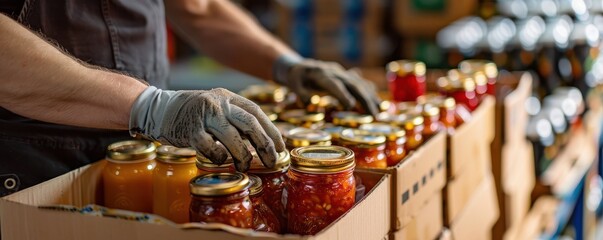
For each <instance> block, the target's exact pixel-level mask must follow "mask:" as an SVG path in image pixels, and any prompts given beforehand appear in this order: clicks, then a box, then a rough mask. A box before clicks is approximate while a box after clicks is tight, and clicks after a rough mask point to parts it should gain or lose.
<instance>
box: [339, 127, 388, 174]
mask: <svg viewBox="0 0 603 240" xmlns="http://www.w3.org/2000/svg"><path fill="white" fill-rule="evenodd" d="M341 145H342V146H343V147H347V148H349V149H351V150H352V151H353V152H354V156H355V158H356V167H358V168H381V169H384V168H387V157H386V155H385V137H384V136H383V135H381V134H375V133H372V132H369V131H365V130H358V129H346V130H343V132H341Z"/></svg>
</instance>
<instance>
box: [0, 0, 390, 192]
mask: <svg viewBox="0 0 603 240" xmlns="http://www.w3.org/2000/svg"><path fill="white" fill-rule="evenodd" d="M0 12H1V13H0V82H1V83H2V84H1V87H0V107H1V108H0V149H1V150H2V158H3V160H2V161H0V183H3V184H2V186H0V195H6V194H10V193H12V192H15V191H17V190H19V189H23V188H26V187H29V186H32V185H34V184H37V183H39V182H42V181H45V180H48V179H50V178H52V177H55V176H58V175H60V174H63V173H65V172H68V171H70V170H72V169H75V168H78V167H80V166H83V165H86V164H89V163H91V162H94V161H97V160H99V159H102V158H103V157H104V154H105V147H106V146H107V145H108V144H110V143H112V142H115V141H118V140H123V139H128V138H130V137H131V136H141V137H143V138H147V139H151V140H156V141H159V142H161V143H164V144H171V145H174V146H178V147H188V146H190V147H193V148H194V149H196V150H197V151H198V152H199V153H201V154H203V155H206V156H207V157H209V158H210V159H212V160H213V161H215V162H216V163H221V162H223V161H225V159H226V158H227V155H228V153H230V155H232V157H233V159H234V160H235V163H236V168H237V169H238V170H240V171H245V170H246V169H248V167H249V162H250V160H251V154H250V152H249V150H248V149H247V148H246V147H245V144H244V143H243V141H244V140H243V139H249V140H250V142H251V144H252V145H253V146H254V147H255V148H256V150H257V152H258V155H259V156H260V158H261V160H262V162H263V163H264V165H266V166H267V167H271V166H273V165H274V162H275V159H276V156H277V152H278V151H284V150H285V146H284V143H283V140H282V139H281V136H280V134H279V132H278V130H277V129H276V128H275V127H274V125H273V124H272V123H271V122H270V120H269V119H268V118H267V117H266V116H265V115H264V114H263V113H262V111H261V110H260V109H259V107H258V106H257V105H255V104H254V103H252V102H251V101H249V100H247V99H245V98H243V97H240V96H238V95H236V94H233V93H231V92H229V91H227V90H225V89H212V90H196V91H170V90H164V89H165V88H166V81H167V76H168V67H169V66H168V61H167V57H166V33H165V17H166V16H167V19H168V20H169V21H170V22H171V24H172V25H173V27H174V28H175V30H176V31H177V32H178V33H179V34H180V35H181V36H183V37H184V38H186V39H187V40H188V41H189V42H190V43H191V44H192V45H193V46H195V47H196V48H198V49H199V50H201V51H202V52H203V53H205V54H207V55H208V56H210V57H212V58H214V59H216V60H217V61H219V62H220V63H222V64H224V65H226V66H229V67H232V68H234V69H237V70H239V71H242V72H244V73H247V74H250V75H253V76H256V77H258V78H261V79H270V80H273V81H274V82H276V83H279V84H282V85H285V86H288V87H290V88H291V89H292V90H293V91H295V92H296V93H297V94H298V96H299V97H300V98H301V99H302V100H304V101H306V102H307V101H309V99H310V97H311V94H312V92H313V91H314V90H323V91H326V92H328V93H330V94H332V95H333V96H335V97H337V98H338V99H339V100H340V102H341V103H342V105H344V106H345V107H348V108H350V107H353V106H355V105H356V104H357V103H358V104H360V105H362V106H363V107H364V108H365V109H366V110H367V111H368V112H370V113H373V114H374V113H376V112H377V105H378V98H377V97H376V94H375V92H374V88H373V87H371V85H370V84H368V83H367V82H366V81H364V80H363V79H362V78H361V77H360V76H359V75H358V74H355V73H354V72H351V71H346V70H345V69H344V68H343V67H341V66H340V65H338V64H336V63H332V62H323V61H318V60H312V59H304V58H302V57H300V56H299V55H298V54H296V53H295V52H294V51H292V50H291V49H290V48H288V47H287V46H286V45H285V44H283V43H282V42H280V41H278V40H277V39H276V38H274V37H273V36H271V35H270V34H269V33H268V32H266V31H265V30H264V29H262V28H261V27H260V26H259V25H258V24H257V23H256V22H255V21H254V20H253V19H252V18H251V17H250V16H249V15H248V14H246V13H245V12H244V11H243V10H242V9H240V8H239V7H237V6H236V5H235V4H233V3H231V2H230V1H224V0H170V1H165V2H163V1H160V0H148V1H124V0H90V1H76V0H63V1H35V0H21V1H17V0H13V1H10V0H9V1H7V0H0ZM126 130H128V131H126ZM216 140H217V141H219V142H221V144H222V145H220V144H219V143H217V142H216Z"/></svg>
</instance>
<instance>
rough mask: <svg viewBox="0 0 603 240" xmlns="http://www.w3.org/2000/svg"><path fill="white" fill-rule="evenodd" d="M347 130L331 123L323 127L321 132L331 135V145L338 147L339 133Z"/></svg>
mask: <svg viewBox="0 0 603 240" xmlns="http://www.w3.org/2000/svg"><path fill="white" fill-rule="evenodd" d="M345 129H347V128H345V127H342V126H335V125H333V124H331V123H329V124H327V125H325V126H324V127H323V128H322V129H321V130H322V131H325V132H327V133H329V134H330V135H331V145H340V138H341V132H342V131H343V130H345Z"/></svg>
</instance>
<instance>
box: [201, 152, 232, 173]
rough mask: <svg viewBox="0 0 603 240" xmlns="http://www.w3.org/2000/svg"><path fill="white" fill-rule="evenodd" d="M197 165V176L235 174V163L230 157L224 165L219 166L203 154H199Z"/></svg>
mask: <svg viewBox="0 0 603 240" xmlns="http://www.w3.org/2000/svg"><path fill="white" fill-rule="evenodd" d="M195 165H196V166H197V175H202V174H207V173H228V172H235V166H234V162H233V160H232V157H230V156H228V158H227V159H226V161H224V163H222V164H219V165H218V164H215V163H213V162H212V161H211V160H210V159H209V158H207V157H205V156H203V154H200V153H198V154H197V160H196V161H195Z"/></svg>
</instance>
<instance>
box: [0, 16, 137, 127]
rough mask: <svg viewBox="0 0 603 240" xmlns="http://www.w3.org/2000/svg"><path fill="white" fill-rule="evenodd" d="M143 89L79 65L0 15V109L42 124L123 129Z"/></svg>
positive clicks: (114, 75)
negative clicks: (39, 121)
mask: <svg viewBox="0 0 603 240" xmlns="http://www.w3.org/2000/svg"><path fill="white" fill-rule="evenodd" d="M145 88H147V86H146V85H145V84H143V83H142V82H140V81H138V80H136V79H134V78H131V77H128V76H124V75H121V74H117V73H112V72H109V71H103V70H99V69H94V68H91V67H87V66H84V65H83V64H81V63H79V62H77V61H76V60H74V59H72V58H71V57H69V56H67V55H66V54H64V53H63V52H61V51H59V50H58V49H57V48H56V47H54V46H52V45H51V44H49V43H48V42H46V41H44V40H43V39H42V38H40V37H38V36H37V35H36V34H34V33H32V32H31V31H29V30H28V29H26V28H25V27H23V26H21V25H20V24H19V23H17V22H15V21H13V20H12V19H10V18H9V17H7V16H5V15H2V14H0V106H1V107H3V108H6V109H8V110H9V111H11V112H14V113H16V114H19V115H21V116H25V117H29V118H32V119H37V120H41V121H45V122H51V123H58V124H65V125H73V126H81V127H92V128H106V129H124V130H125V129H128V123H129V117H130V108H131V107H132V104H133V103H134V100H136V98H137V97H138V95H140V93H141V92H142V91H143V90H144V89H145Z"/></svg>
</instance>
